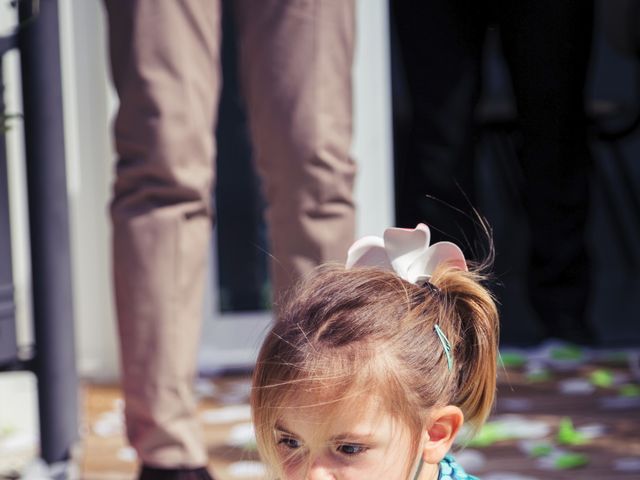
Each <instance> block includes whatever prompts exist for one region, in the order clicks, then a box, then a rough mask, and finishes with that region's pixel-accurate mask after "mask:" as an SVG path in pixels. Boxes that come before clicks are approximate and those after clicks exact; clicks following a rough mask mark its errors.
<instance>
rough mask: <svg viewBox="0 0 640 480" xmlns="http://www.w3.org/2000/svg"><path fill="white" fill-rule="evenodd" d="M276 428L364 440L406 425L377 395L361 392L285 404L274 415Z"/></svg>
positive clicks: (392, 433) (295, 433)
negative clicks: (349, 396) (336, 398)
mask: <svg viewBox="0 0 640 480" xmlns="http://www.w3.org/2000/svg"><path fill="white" fill-rule="evenodd" d="M276 428H277V429H280V430H283V431H285V432H288V433H291V434H294V435H297V436H301V437H305V438H311V437H316V438H318V437H322V438H326V439H331V438H340V437H342V436H349V437H362V438H363V439H364V438H367V437H371V438H374V437H376V438H378V437H389V436H392V435H395V434H398V433H401V430H402V428H406V427H405V426H404V422H401V421H400V420H398V419H397V418H396V416H395V415H393V413H392V412H388V411H387V409H386V408H384V404H383V402H382V400H381V399H380V397H378V396H377V395H362V396H360V397H359V398H353V399H343V400H342V401H335V402H332V403H326V404H323V405H308V404H304V403H299V404H297V405H296V404H294V405H289V406H285V407H284V408H283V409H282V410H281V412H280V415H279V416H278V421H277V423H276Z"/></svg>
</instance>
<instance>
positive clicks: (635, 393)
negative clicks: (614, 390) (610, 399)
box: [620, 383, 640, 397]
mask: <svg viewBox="0 0 640 480" xmlns="http://www.w3.org/2000/svg"><path fill="white" fill-rule="evenodd" d="M620 395H621V396H623V397H640V385H636V384H634V383H627V384H626V385H622V386H621V387H620Z"/></svg>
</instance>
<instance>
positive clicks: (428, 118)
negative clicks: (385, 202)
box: [390, 0, 487, 257]
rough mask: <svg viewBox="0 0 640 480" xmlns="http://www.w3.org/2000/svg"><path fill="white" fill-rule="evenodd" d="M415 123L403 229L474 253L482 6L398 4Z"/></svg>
mask: <svg viewBox="0 0 640 480" xmlns="http://www.w3.org/2000/svg"><path fill="white" fill-rule="evenodd" d="M390 4H391V7H392V9H393V20H394V22H395V27H396V31H397V38H398V47H399V48H398V50H399V51H398V52H397V53H398V54H399V56H400V59H401V61H402V67H403V71H404V75H405V77H406V87H407V96H408V97H409V98H408V103H409V106H410V109H411V117H410V124H409V126H408V127H407V130H408V132H407V134H406V136H405V138H404V140H405V141H406V142H407V146H406V148H404V149H402V152H403V153H402V154H401V155H399V156H398V157H397V158H396V159H395V161H396V176H397V182H396V185H397V191H396V201H397V205H396V213H397V223H398V225H399V226H402V227H414V226H415V225H416V224H417V223H418V222H425V223H427V224H429V225H430V226H431V227H432V235H433V236H434V239H435V240H436V241H437V240H443V239H446V240H451V239H454V240H455V241H456V243H458V244H459V245H460V246H461V247H462V248H463V249H464V250H465V253H466V254H467V256H468V257H470V256H471V253H472V252H471V251H469V250H470V249H469V248H467V247H469V246H472V244H473V243H474V237H475V223H474V220H473V219H471V220H470V219H469V218H466V217H465V215H464V214H461V213H459V212H458V211H456V209H459V210H462V211H464V212H466V213H467V214H469V215H471V216H473V210H472V206H473V204H474V203H475V178H474V128H473V127H474V115H473V112H474V109H475V106H476V103H477V100H478V97H479V92H480V64H481V53H482V44H483V40H484V35H485V29H486V18H487V12H486V10H487V6H486V2H485V1H478V0H454V1H452V0H426V1H422V2H411V1H408V0H398V1H396V0H393V1H392V2H390Z"/></svg>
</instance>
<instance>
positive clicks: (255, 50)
mask: <svg viewBox="0 0 640 480" xmlns="http://www.w3.org/2000/svg"><path fill="white" fill-rule="evenodd" d="M235 7H236V15H237V21H238V34H239V46H240V61H241V76H242V83H243V90H244V93H245V98H246V100H247V107H248V112H249V124H250V130H251V134H252V138H253V143H254V154H255V161H256V165H257V167H258V170H259V172H260V174H261V177H262V180H263V186H264V191H265V196H266V199H267V203H268V206H267V212H266V214H267V221H268V225H269V235H270V242H271V250H272V254H273V262H272V273H273V282H274V292H275V296H276V302H277V299H278V297H280V296H281V295H282V294H284V293H286V291H287V290H288V288H289V287H290V286H291V285H292V284H293V282H295V280H296V279H298V278H299V276H300V275H302V274H304V273H306V272H308V271H309V270H311V269H312V268H313V267H315V266H316V265H318V264H320V263H324V262H327V261H340V262H344V260H345V259H346V254H347V249H348V247H349V246H350V244H351V243H352V241H353V237H354V203H353V197H352V190H353V179H354V174H355V164H354V162H353V160H352V159H351V156H350V148H351V136H352V79H351V68H352V63H353V50H354V35H355V11H354V8H355V5H354V1H353V0H310V1H305V2H300V1H283V0H261V1H260V2H255V1H253V0H238V1H236V2H235Z"/></svg>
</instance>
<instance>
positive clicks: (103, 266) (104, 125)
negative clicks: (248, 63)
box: [10, 0, 393, 380]
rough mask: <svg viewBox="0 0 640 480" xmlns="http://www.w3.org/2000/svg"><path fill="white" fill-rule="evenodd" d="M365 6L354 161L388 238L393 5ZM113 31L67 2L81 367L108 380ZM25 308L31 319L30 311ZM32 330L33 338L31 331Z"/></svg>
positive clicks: (111, 355) (21, 219) (25, 281)
mask: <svg viewBox="0 0 640 480" xmlns="http://www.w3.org/2000/svg"><path fill="white" fill-rule="evenodd" d="M365 4H366V8H365ZM358 5H359V8H358V37H357V42H358V44H357V53H356V65H355V82H356V86H355V92H356V95H355V139H354V154H355V157H356V159H357V160H358V162H359V165H360V171H359V177H358V180H357V186H356V189H357V190H356V198H357V202H358V207H359V214H358V219H357V222H358V224H357V227H358V232H359V234H360V235H362V234H374V233H377V234H379V233H380V232H381V231H382V229H383V228H384V227H385V226H387V225H389V224H390V223H391V222H392V218H393V216H392V203H391V202H392V184H393V181H392V180H393V179H392V173H391V161H390V159H391V123H390V122H391V114H390V98H389V93H390V79H389V51H388V26H387V2H386V0H359V3H358ZM104 22H105V18H104V11H103V7H102V2H101V1H99V0H83V1H79V0H60V25H61V29H60V30H61V39H60V42H61V51H62V67H63V89H64V92H63V93H64V108H65V116H64V119H65V141H66V153H67V173H68V183H69V205H70V209H71V212H70V213H71V216H70V220H71V239H72V253H73V281H74V305H75V315H76V328H77V332H76V341H77V353H78V366H79V369H80V372H81V375H83V376H84V377H92V378H95V379H105V380H107V379H112V378H115V377H116V376H117V372H118V359H117V353H116V352H117V349H116V337H115V320H114V311H113V301H112V291H111V271H110V250H109V238H110V229H109V223H108V216H107V205H108V199H109V191H110V185H111V181H112V173H113V158H114V153H113V148H112V142H111V136H110V130H111V126H110V122H111V120H110V119H111V116H112V112H113V111H114V107H115V103H116V100H115V97H114V96H113V93H112V90H111V88H110V84H109V79H108V70H107V65H108V63H107V49H106V36H105V33H106V32H105V24H104ZM12 83H13V82H12ZM11 95H12V96H13V97H16V98H17V95H18V94H17V92H15V91H13V92H10V96H11ZM16 133H17V132H16ZM14 143H15V142H14ZM18 143H19V142H18ZM15 149H18V150H19V148H18V147H17V146H16V147H15ZM20 155H21V154H20V152H18V151H15V152H12V170H11V175H12V177H11V178H12V182H13V183H14V188H13V190H12V192H11V196H12V202H13V204H12V205H15V206H16V208H15V209H14V210H15V212H16V215H14V217H15V218H16V220H15V223H16V225H15V228H14V230H15V233H16V235H18V236H21V237H20V238H19V239H16V240H15V241H14V246H17V247H18V248H16V249H15V250H16V251H15V256H16V259H14V265H15V266H16V275H17V278H16V283H17V296H18V297H20V298H22V299H23V300H25V299H26V300H28V298H29V297H30V291H29V278H28V273H27V272H28V265H27V264H28V259H27V258H26V250H25V248H24V245H25V241H24V238H23V237H25V236H26V238H27V239H28V235H27V234H26V230H25V225H26V215H25V209H24V202H23V201H22V200H20V199H23V197H24V190H23V187H22V186H21V185H22V184H23V183H24V182H23V178H24V174H23V172H21V171H20V168H21V167H19V165H21V162H22V160H21V158H20ZM12 208H13V206H12ZM22 303H23V304H24V306H23V309H24V310H25V312H24V315H23V317H24V318H27V316H28V311H27V310H28V301H27V302H25V301H23V302H22ZM23 325H24V328H23V330H25V333H24V335H26V336H27V337H28V334H29V333H28V331H26V330H28V327H27V325H28V321H23ZM27 341H28V338H27Z"/></svg>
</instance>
